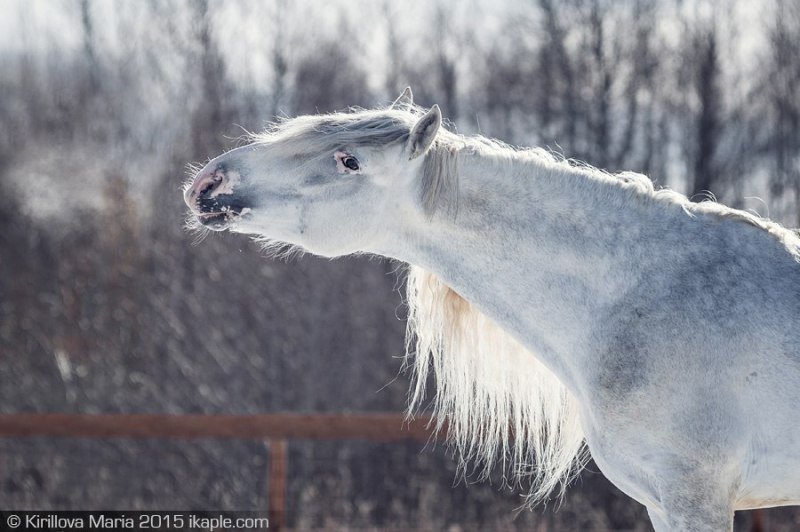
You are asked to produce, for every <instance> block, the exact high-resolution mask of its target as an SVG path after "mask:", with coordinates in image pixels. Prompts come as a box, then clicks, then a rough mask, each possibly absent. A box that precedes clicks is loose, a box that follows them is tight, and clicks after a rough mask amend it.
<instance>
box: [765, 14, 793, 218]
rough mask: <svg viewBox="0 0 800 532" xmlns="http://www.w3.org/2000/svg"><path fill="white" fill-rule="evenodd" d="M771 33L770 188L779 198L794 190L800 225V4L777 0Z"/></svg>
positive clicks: (767, 75)
mask: <svg viewBox="0 0 800 532" xmlns="http://www.w3.org/2000/svg"><path fill="white" fill-rule="evenodd" d="M767 36H768V49H767V55H766V60H765V61H764V62H763V63H762V64H761V65H760V67H761V68H762V69H763V70H764V73H763V74H761V76H760V79H761V83H760V84H759V93H760V94H761V95H763V98H764V99H765V103H766V113H765V114H766V118H767V122H768V125H767V127H766V138H765V142H766V145H765V148H766V151H767V152H768V153H769V154H770V161H771V166H772V172H771V177H770V191H771V195H772V197H773V198H774V199H776V200H777V199H780V198H781V197H782V196H783V195H784V194H785V193H786V192H787V190H788V191H791V192H792V194H793V196H794V198H793V199H794V209H795V212H796V213H797V215H796V218H795V223H796V224H797V225H798V226H800V54H798V50H800V4H798V3H797V2H793V1H788V0H777V5H776V9H775V12H774V17H773V19H772V21H771V23H770V24H769V28H768V32H767ZM758 118H759V120H763V117H761V116H759V117H758Z"/></svg>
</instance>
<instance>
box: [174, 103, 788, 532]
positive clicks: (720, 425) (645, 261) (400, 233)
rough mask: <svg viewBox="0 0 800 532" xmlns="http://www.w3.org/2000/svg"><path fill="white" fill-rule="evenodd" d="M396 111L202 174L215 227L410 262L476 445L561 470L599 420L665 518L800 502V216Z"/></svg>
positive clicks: (424, 367) (427, 329) (668, 521)
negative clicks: (692, 197)
mask: <svg viewBox="0 0 800 532" xmlns="http://www.w3.org/2000/svg"><path fill="white" fill-rule="evenodd" d="M441 123H442V119H441V114H440V111H439V108H438V107H437V106H434V107H433V108H431V109H430V110H428V111H427V112H424V111H423V110H421V109H420V108H418V107H416V106H414V105H413V103H412V101H411V92H410V90H408V89H407V90H406V91H405V92H404V93H403V94H402V95H401V96H400V98H398V100H397V101H395V103H394V104H392V106H391V107H389V108H388V109H377V110H355V111H352V112H349V113H337V114H329V115H321V116H302V117H298V118H294V119H291V120H286V121H283V122H282V123H280V124H277V125H275V126H274V127H273V128H272V129H271V130H269V131H268V132H266V133H264V134H261V135H258V136H257V137H256V138H255V139H254V142H253V143H252V144H251V145H249V146H245V147H241V148H238V149H235V150H232V151H230V152H228V153H226V154H224V155H221V156H219V157H217V158H216V159H214V160H212V161H211V162H209V163H208V164H207V165H206V166H205V168H203V169H202V170H201V171H200V172H199V173H198V174H197V176H196V177H195V178H194V180H193V181H192V182H191V183H190V184H189V185H187V187H186V190H185V194H184V195H185V200H186V203H187V204H188V205H189V207H190V209H191V211H192V213H193V215H194V216H195V217H196V219H197V220H198V221H199V223H200V224H202V225H203V226H205V227H208V228H209V229H213V230H223V229H230V230H232V231H236V232H241V233H247V234H252V235H255V236H256V238H258V239H259V240H261V241H263V242H264V243H265V244H266V246H267V247H268V248H271V249H277V247H276V246H280V245H287V244H288V245H290V246H293V247H296V248H300V249H302V250H305V251H309V252H311V253H315V254H318V255H322V256H326V257H336V256H341V255H347V254H353V253H371V254H378V255H383V256H386V257H392V258H394V259H398V260H401V261H405V262H408V263H409V264H410V265H411V266H410V267H409V275H408V304H409V307H410V316H409V322H408V323H409V337H408V338H409V345H408V349H407V356H408V358H407V360H408V361H409V363H410V364H411V365H412V367H413V372H414V377H415V384H414V385H413V387H412V391H411V395H410V397H411V399H410V402H411V405H410V406H411V408H412V409H413V408H415V407H417V406H419V405H420V403H421V402H422V399H423V396H424V394H425V389H424V386H425V381H426V377H427V375H428V374H429V372H433V374H434V375H435V378H436V382H437V387H436V394H435V398H434V401H433V402H434V405H435V413H436V416H437V418H436V419H438V422H439V423H440V426H441V424H442V423H444V422H445V420H447V423H448V437H449V438H450V439H451V440H452V442H453V443H454V445H455V446H456V448H457V449H458V451H459V452H460V455H461V457H462V458H463V459H465V460H478V461H479V462H481V463H483V464H484V465H485V466H486V467H487V468H488V467H491V466H493V465H495V464H497V463H498V462H502V463H503V464H505V465H507V466H509V467H510V468H511V471H513V472H514V473H516V474H518V475H520V476H522V477H527V478H529V479H531V480H532V489H531V491H530V500H531V501H532V502H533V501H535V500H537V499H541V498H542V497H544V496H546V495H548V494H549V493H551V492H552V491H553V490H557V491H558V490H562V489H563V486H564V483H565V482H566V481H567V480H568V479H569V478H570V477H571V476H572V475H573V474H574V473H575V472H576V471H577V469H578V468H579V467H580V466H581V464H582V461H583V458H584V457H585V456H584V455H585V453H584V452H583V451H584V449H585V447H584V442H585V445H586V446H588V449H589V451H590V452H591V455H592V457H593V458H594V460H595V461H596V463H597V464H598V466H599V467H600V469H601V470H602V471H603V473H604V474H605V475H606V476H607V477H608V478H609V479H610V480H611V481H612V482H613V483H614V484H615V485H616V486H617V487H619V488H620V489H621V490H622V491H624V492H625V493H627V494H628V495H630V496H631V497H633V498H634V499H636V500H637V501H639V502H640V503H642V504H644V505H645V506H646V507H647V510H648V512H649V515H650V518H651V520H652V522H653V524H654V526H655V528H656V530H657V531H666V530H687V531H688V530H691V531H702V530H713V531H720V530H731V529H732V522H733V512H734V511H735V510H739V509H747V508H761V507H769V506H780V505H793V504H800V410H799V409H800V327H798V325H800V321H798V316H800V264H799V263H798V262H799V261H800V238H798V235H797V234H796V233H794V232H792V231H790V230H787V229H784V228H782V227H781V226H779V225H777V224H775V223H772V222H769V221H766V220H763V219H761V218H758V217H756V216H753V215H750V214H748V213H745V212H742V211H738V210H734V209H730V208H728V207H724V206H722V205H719V204H716V203H711V202H707V203H700V204H695V203H691V202H689V201H688V200H687V199H686V198H685V197H684V196H682V195H680V194H677V193H675V192H671V191H667V190H658V191H656V190H654V188H653V185H652V183H651V182H650V181H649V180H648V179H647V178H646V177H644V176H641V175H637V174H631V173H625V174H620V175H609V174H607V173H604V172H602V171H599V170H596V169H593V168H590V167H587V166H584V165H576V164H570V163H568V162H565V161H560V160H556V158H554V157H553V156H551V155H549V154H548V153H547V152H544V151H542V150H537V149H533V150H522V149H515V148H512V147H510V146H507V145H505V144H502V143H500V142H497V141H493V140H489V139H486V138H482V137H464V136H461V135H457V134H454V133H451V132H449V131H447V130H446V129H445V128H443V127H442V126H441Z"/></svg>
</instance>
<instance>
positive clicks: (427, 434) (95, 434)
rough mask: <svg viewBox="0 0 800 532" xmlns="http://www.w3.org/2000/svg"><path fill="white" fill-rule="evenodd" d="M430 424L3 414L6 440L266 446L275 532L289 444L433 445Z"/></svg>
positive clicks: (377, 419) (389, 416) (0, 421)
mask: <svg viewBox="0 0 800 532" xmlns="http://www.w3.org/2000/svg"><path fill="white" fill-rule="evenodd" d="M428 422H429V418H427V417H418V418H416V419H414V420H410V421H409V420H406V419H405V416H404V415H403V414H398V413H379V414H294V413H280V414H255V415H178V414H0V437H6V438H19V437H34V436H43V437H69V438H166V439H173V438H174V439H197V438H222V439H226V438H227V439H235V440H261V441H264V442H265V443H266V444H267V446H268V450H269V454H268V463H267V470H268V473H267V474H268V494H267V497H268V503H267V507H268V515H269V518H270V528H271V529H273V530H281V529H283V528H285V527H286V485H287V476H288V469H289V464H288V446H289V440H366V441H373V442H402V441H421V442H425V441H428V440H429V439H430V438H431V437H432V432H431V430H430V428H429V427H428Z"/></svg>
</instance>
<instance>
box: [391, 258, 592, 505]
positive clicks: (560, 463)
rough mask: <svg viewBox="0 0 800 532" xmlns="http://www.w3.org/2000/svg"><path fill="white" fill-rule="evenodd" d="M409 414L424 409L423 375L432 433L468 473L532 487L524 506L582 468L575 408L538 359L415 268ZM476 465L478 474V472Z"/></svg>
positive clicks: (408, 356) (411, 278)
mask: <svg viewBox="0 0 800 532" xmlns="http://www.w3.org/2000/svg"><path fill="white" fill-rule="evenodd" d="M407 290H408V292H407V298H408V307H409V315H408V334H407V337H406V342H407V345H406V362H407V364H408V366H409V368H410V369H411V372H412V385H411V390H410V392H409V395H410V397H409V413H411V414H413V413H414V412H415V411H417V410H420V409H422V408H424V407H423V403H424V400H425V395H426V394H425V392H426V381H427V379H428V376H429V374H433V376H434V378H435V380H436V393H435V396H434V397H433V401H432V409H433V416H434V423H435V425H436V429H437V431H439V430H441V429H444V428H445V427H446V430H447V439H448V442H449V443H450V444H451V445H452V446H453V447H454V449H455V451H456V454H457V455H458V457H459V459H460V460H461V464H460V465H461V468H462V471H464V472H465V473H466V472H467V471H468V469H467V467H468V465H467V464H469V463H473V464H475V465H476V467H478V469H479V471H480V475H481V476H482V477H485V476H488V474H489V472H490V471H491V470H492V468H493V467H494V466H495V465H499V466H500V467H502V470H503V478H504V480H506V481H510V482H511V483H520V484H521V483H523V482H526V481H530V484H531V486H530V492H529V494H528V499H527V502H528V503H529V504H533V503H535V502H537V501H539V500H541V499H543V498H545V497H546V496H547V495H548V494H550V493H551V492H553V491H556V490H558V494H559V495H561V494H563V490H564V488H565V487H566V484H567V483H568V481H569V480H570V479H571V478H572V477H573V476H574V474H576V473H577V472H578V471H579V470H580V468H581V466H582V465H583V463H584V461H585V456H586V453H585V452H583V450H584V445H583V442H584V437H583V432H582V430H581V427H580V423H579V422H578V409H577V403H576V401H575V399H574V398H573V397H572V395H571V394H570V393H569V392H568V391H567V389H566V388H565V387H564V385H563V384H561V382H560V381H559V380H558V379H557V378H556V377H555V375H553V374H552V373H551V372H550V371H549V370H548V369H547V368H546V367H544V366H543V365H542V364H541V363H540V362H539V361H538V360H537V358H536V357H535V356H534V355H533V354H532V353H531V352H530V351H528V350H527V349H525V348H524V347H522V345H520V344H519V342H517V341H516V340H515V339H514V338H512V337H511V336H510V335H509V334H508V333H506V332H505V331H503V330H502V329H500V327H498V326H497V325H495V323H494V322H492V321H491V320H490V319H489V318H487V317H486V316H485V315H483V314H482V313H480V312H479V311H478V310H477V309H475V307H474V306H472V305H471V304H470V303H469V302H467V301H466V300H465V299H463V298H462V297H461V296H460V295H458V294H457V293H456V292H455V291H453V290H452V289H451V288H449V287H448V286H447V285H445V284H444V283H442V282H441V281H440V280H439V279H438V278H437V277H436V276H435V275H433V274H432V273H430V272H428V271H425V270H423V269H422V268H419V267H416V266H410V268H409V271H408V285H407ZM481 467H482V470H481Z"/></svg>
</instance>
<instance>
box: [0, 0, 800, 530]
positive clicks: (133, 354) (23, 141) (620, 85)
mask: <svg viewBox="0 0 800 532" xmlns="http://www.w3.org/2000/svg"><path fill="white" fill-rule="evenodd" d="M1 4H2V9H1V11H2V16H0V72H1V74H0V187H1V188H2V190H3V208H2V209H0V227H2V231H0V410H1V411H2V412H5V413H13V412H32V411H36V412H87V413H91V412H111V413H113V412H152V413H158V412H167V413H257V412H274V411H297V412H299V411H312V412H343V411H356V412H367V411H399V410H402V409H403V407H404V404H405V394H406V385H407V381H406V379H405V378H404V377H402V376H400V377H399V378H397V379H395V378H396V375H397V371H398V369H399V367H400V360H399V359H398V357H399V356H400V355H401V354H402V350H403V330H404V324H403V322H402V315H403V309H402V306H401V301H400V297H399V296H398V294H397V293H396V291H394V288H395V286H396V284H397V277H396V276H395V275H394V273H393V272H394V270H395V269H396V268H397V266H398V265H397V264H392V263H388V262H381V261H377V260H366V259H346V260H339V261H335V262H332V263H331V262H327V261H322V260H318V259H316V258H313V257H303V258H301V259H297V260H293V261H291V262H288V263H284V262H276V261H272V260H265V259H263V258H262V257H260V256H259V251H258V249H257V247H256V246H254V245H253V244H252V243H251V242H249V241H248V239H247V238H244V237H241V236H236V235H228V234H226V235H224V236H222V237H219V236H218V235H212V236H211V238H208V239H207V240H206V241H205V242H204V243H203V245H201V246H194V245H192V241H193V236H192V235H189V234H187V233H186V232H185V231H184V229H183V223H184V218H185V208H184V206H183V203H182V199H181V194H180V185H181V182H182V181H183V180H184V179H185V178H186V165H187V163H189V162H198V161H199V162H202V161H204V160H206V159H207V158H208V157H209V156H214V155H216V154H218V153H219V152H221V151H222V150H224V149H226V148H230V147H233V146H236V145H238V143H239V142H240V141H239V140H238V139H239V138H240V137H241V135H242V134H243V132H244V131H245V130H250V131H256V130H259V129H260V128H262V127H264V125H265V124H266V123H267V122H268V121H269V120H271V119H272V118H273V117H275V116H276V115H289V116H292V115H296V114H301V113H313V112H317V111H320V112H325V111H331V110H334V109H342V108H345V107H348V106H351V105H359V106H364V107H370V106H375V105H385V104H387V103H388V102H390V101H391V100H392V99H393V98H394V97H395V96H396V95H397V94H399V92H400V90H401V89H402V88H403V87H405V86H406V85H410V86H412V88H413V90H414V92H415V95H416V100H417V102H418V103H421V104H422V105H431V104H433V103H438V104H440V105H441V107H442V109H443V112H444V114H445V116H447V117H449V118H450V120H452V123H453V125H454V127H456V128H457V129H458V130H459V131H460V132H463V133H478V132H480V133H483V134H486V135H490V136H496V137H499V138H501V139H503V140H505V141H508V142H510V143H513V144H518V145H541V146H547V147H550V148H552V149H554V150H556V151H558V152H560V153H563V154H564V155H565V156H568V157H573V158H575V159H580V160H584V161H587V162H589V163H591V164H593V165H595V166H600V167H602V168H605V169H608V170H610V171H620V170H635V171H639V172H643V173H645V174H647V175H649V176H650V177H651V178H652V179H653V180H654V181H655V182H656V183H657V184H658V185H663V186H669V187H671V188H674V189H678V190H680V191H682V192H686V193H687V194H689V195H690V196H692V195H694V197H695V198H696V199H698V200H699V199H703V198H705V197H707V196H708V194H709V192H710V193H713V195H715V196H716V197H717V198H718V199H719V200H720V201H723V202H726V203H728V204H732V205H734V206H737V207H741V208H747V209H754V210H756V211H758V212H759V213H760V214H761V215H764V216H768V217H770V218H773V219H776V220H778V221H781V222H783V223H785V224H787V225H789V226H793V227H796V226H798V225H799V224H800V208H799V207H800V53H798V50H800V2H797V1H796V0H765V1H763V2H761V1H759V2H755V1H746V0H738V1H735V0H731V1H729V2H725V1H717V2H714V1H688V0H687V1H678V0H641V1H633V0H631V1H611V0H586V1H583V0H562V1H557V0H525V1H522V0H520V1H511V0H507V1H490V0H486V1H483V0H466V1H461V2H456V1H451V2H447V1H428V2H424V1H421V0H415V1H404V2H389V1H388V0H387V1H384V2H378V1H374V2H368V1H366V0H364V1H328V2H318V1H310V0H296V1H287V0H273V1H255V0H239V1H236V2H233V1H230V2H223V1H221V0H174V1H157V0H150V1H144V0H137V1H134V0H127V1H125V0H119V1H113V0H48V1H44V0H37V1H33V0H2V2H1ZM266 456H267V450H266V448H265V447H264V446H263V445H261V444H258V443H252V442H250V443H248V442H239V443H237V442H231V441H197V442H188V443H187V442H166V441H150V440H139V441H126V440H91V441H90V440H79V439H75V440H71V439H60V440H54V439H46V438H39V439H27V440H14V439H2V440H0V509H12V508H13V509H19V508H31V509H93V508H94V509H115V508H116V509H135V508H138V509H264V507H265V504H266V497H265V491H266V475H265V468H264V463H265V458H266ZM596 471H597V469H596V467H595V466H590V467H589V469H588V470H587V471H586V472H585V473H584V474H583V475H582V477H581V479H580V480H579V481H578V482H577V484H576V485H575V486H574V487H573V488H572V489H571V490H569V491H568V492H567V496H566V499H565V502H564V503H563V505H562V506H561V507H560V509H558V511H554V510H555V505H552V504H551V505H549V506H548V507H546V508H538V509H536V510H535V511H533V512H523V513H521V514H519V515H518V516H517V514H516V512H515V509H516V508H518V506H519V504H520V503H521V499H520V498H519V496H518V495H517V494H513V493H511V492H508V491H505V490H502V489H499V487H498V486H497V485H496V484H495V485H489V484H486V483H482V484H469V485H465V484H464V483H463V482H462V483H460V484H458V485H457V486H455V487H453V486H452V484H453V481H454V479H455V464H454V463H453V462H452V461H451V460H450V459H449V458H448V457H447V456H446V455H445V453H444V452H443V450H442V449H441V448H437V449H434V450H430V449H427V450H424V451H423V450H422V449H421V445H419V444H400V445H399V444H392V445H388V444H387V445H380V444H367V443H358V442H351V443H337V442H331V443H309V442H292V443H291V444H290V485H289V523H290V525H292V526H294V527H297V528H315V527H316V528H340V527H350V528H360V527H375V526H377V527H397V528H401V529H402V528H406V527H417V528H426V529H442V528H449V529H450V530H460V529H481V530H486V529H508V528H513V527H518V528H533V527H535V528H536V530H541V531H545V530H622V529H630V530H647V529H648V527H649V525H648V524H647V521H646V517H645V512H644V509H643V508H642V507H640V506H639V505H638V504H636V503H634V502H633V501H631V500H630V499H628V498H627V497H625V496H623V495H622V494H621V493H620V492H619V491H618V490H616V489H615V488H614V487H613V486H611V485H610V484H609V483H608V482H607V481H606V480H605V479H603V478H602V476H601V475H599V474H598V473H597V472H596ZM750 518H751V517H750V516H749V514H743V515H741V516H739V517H737V529H738V530H746V529H748V523H749V519H750ZM766 524H767V529H768V530H797V529H798V526H800V511H798V510H797V509H779V510H770V511H768V512H767V513H766Z"/></svg>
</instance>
